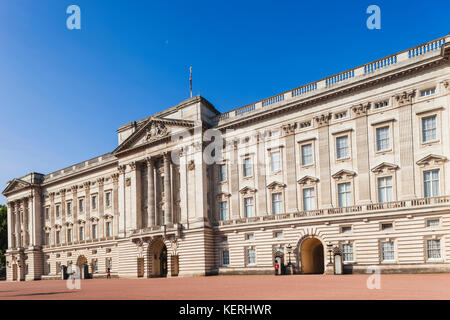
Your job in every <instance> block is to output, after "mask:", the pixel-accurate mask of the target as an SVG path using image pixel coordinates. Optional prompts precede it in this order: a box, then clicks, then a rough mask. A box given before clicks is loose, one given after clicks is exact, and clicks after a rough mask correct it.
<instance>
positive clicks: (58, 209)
mask: <svg viewBox="0 0 450 320" xmlns="http://www.w3.org/2000/svg"><path fill="white" fill-rule="evenodd" d="M60 214H61V207H60V206H59V205H57V206H56V217H59V215H60Z"/></svg>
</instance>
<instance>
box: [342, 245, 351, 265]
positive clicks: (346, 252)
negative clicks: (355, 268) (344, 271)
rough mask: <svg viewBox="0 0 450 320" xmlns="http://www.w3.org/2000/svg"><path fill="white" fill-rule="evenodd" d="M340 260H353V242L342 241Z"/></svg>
mask: <svg viewBox="0 0 450 320" xmlns="http://www.w3.org/2000/svg"><path fill="white" fill-rule="evenodd" d="M342 260H343V261H344V262H350V261H353V244H351V243H344V244H343V245H342Z"/></svg>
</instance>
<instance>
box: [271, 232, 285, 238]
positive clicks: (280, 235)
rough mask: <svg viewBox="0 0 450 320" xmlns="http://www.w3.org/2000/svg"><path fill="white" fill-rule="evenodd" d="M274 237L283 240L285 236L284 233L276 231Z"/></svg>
mask: <svg viewBox="0 0 450 320" xmlns="http://www.w3.org/2000/svg"><path fill="white" fill-rule="evenodd" d="M273 236H274V237H275V238H281V237H282V236H283V231H276V232H275V233H274V234H273Z"/></svg>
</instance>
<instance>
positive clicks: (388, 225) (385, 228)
mask: <svg viewBox="0 0 450 320" xmlns="http://www.w3.org/2000/svg"><path fill="white" fill-rule="evenodd" d="M392 229H394V226H393V225H392V223H382V224H381V230H382V231H389V230H392Z"/></svg>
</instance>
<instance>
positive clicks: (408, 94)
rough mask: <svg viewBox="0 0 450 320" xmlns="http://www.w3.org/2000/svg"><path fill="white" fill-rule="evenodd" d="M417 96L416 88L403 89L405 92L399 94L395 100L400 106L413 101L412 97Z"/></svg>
mask: <svg viewBox="0 0 450 320" xmlns="http://www.w3.org/2000/svg"><path fill="white" fill-rule="evenodd" d="M415 96H416V90H415V89H414V90H411V91H403V93H401V94H397V95H396V96H395V100H396V101H397V103H398V106H403V105H405V104H410V103H412V98H414V97H415Z"/></svg>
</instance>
